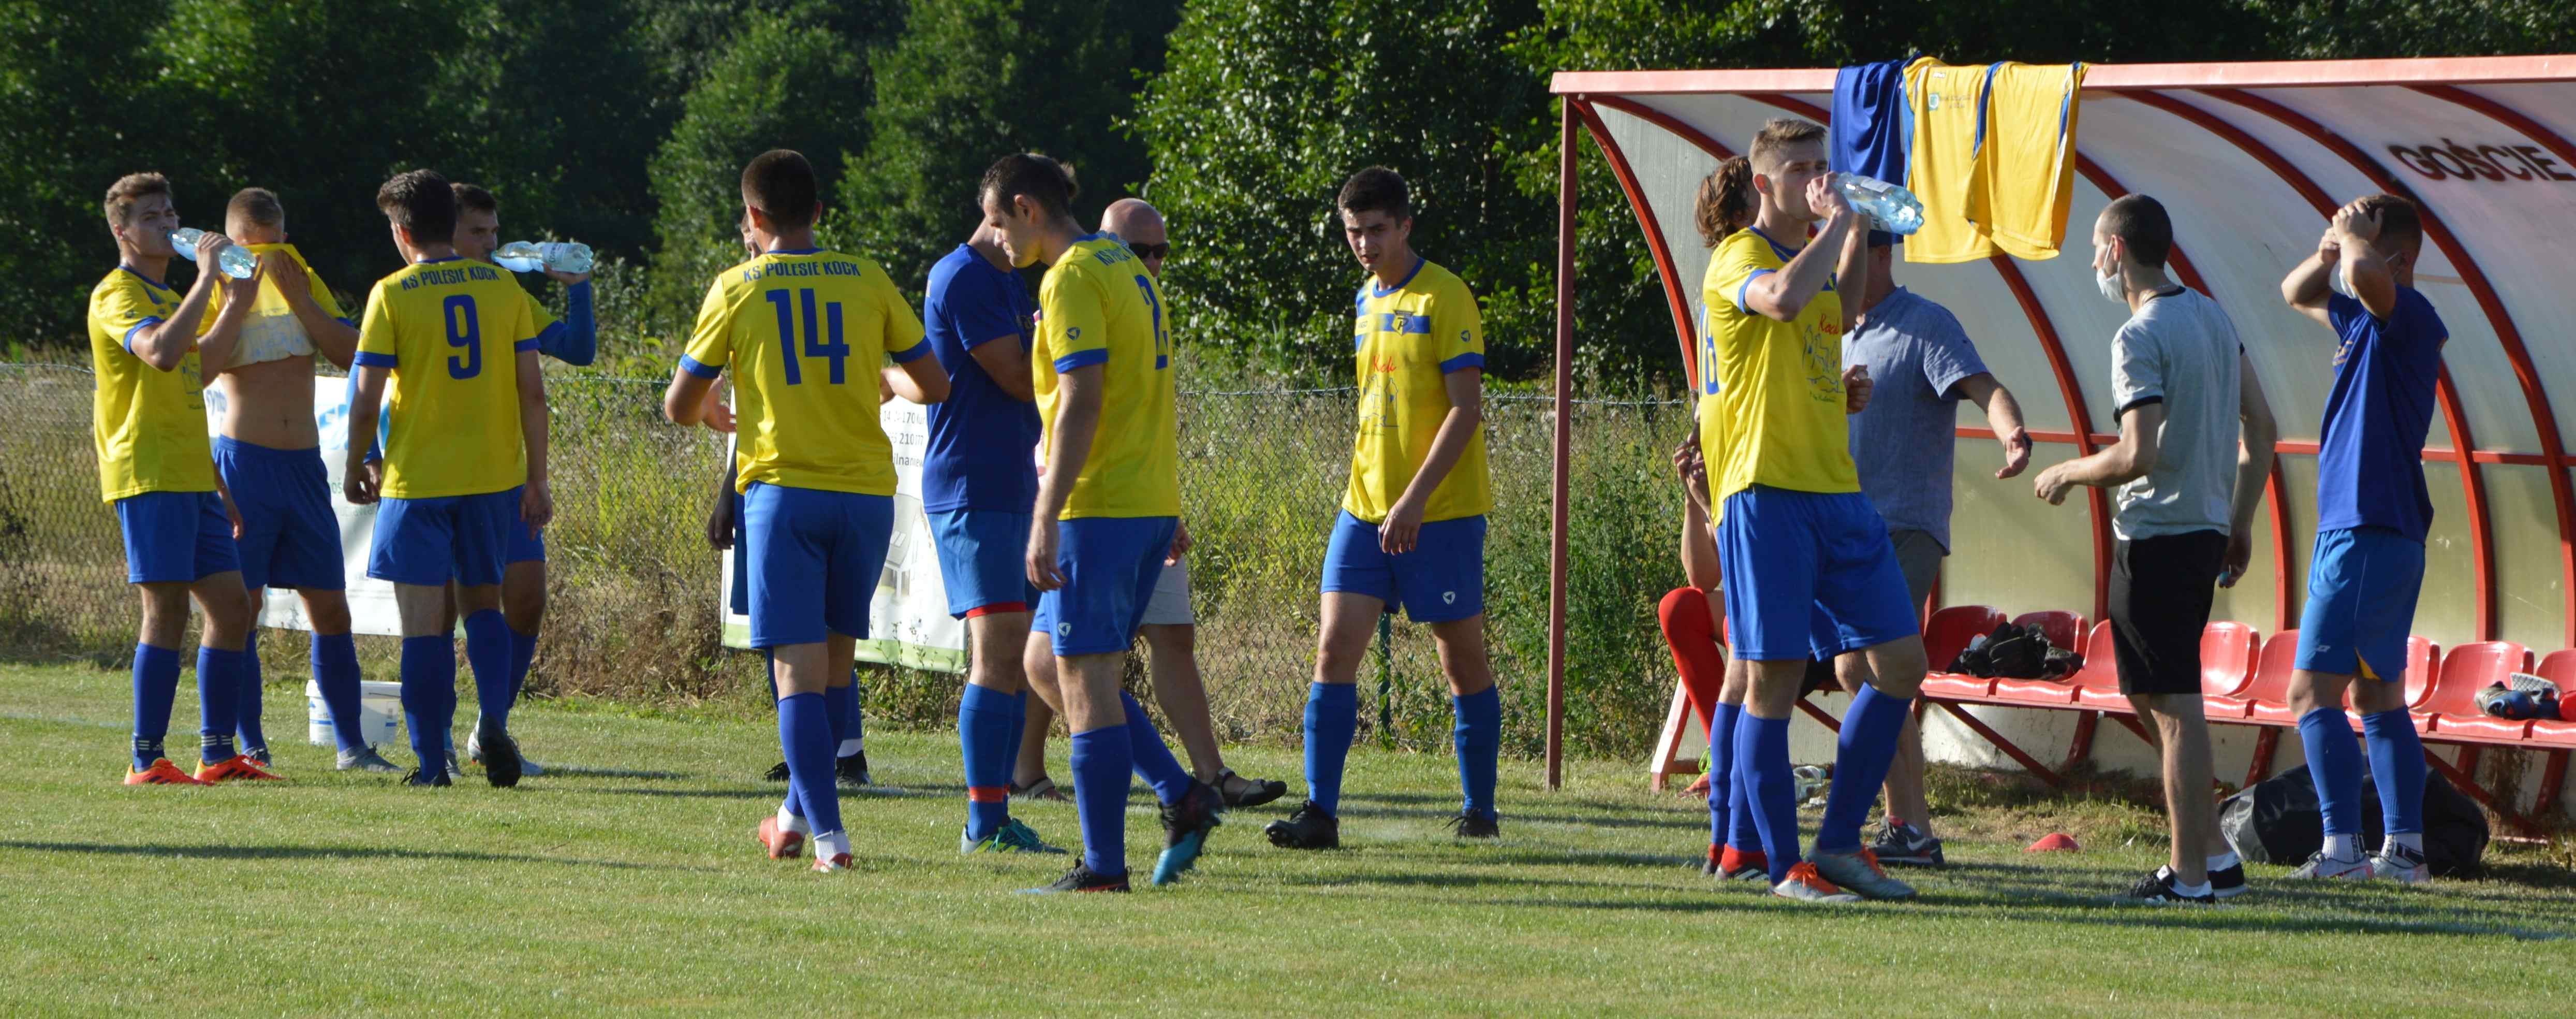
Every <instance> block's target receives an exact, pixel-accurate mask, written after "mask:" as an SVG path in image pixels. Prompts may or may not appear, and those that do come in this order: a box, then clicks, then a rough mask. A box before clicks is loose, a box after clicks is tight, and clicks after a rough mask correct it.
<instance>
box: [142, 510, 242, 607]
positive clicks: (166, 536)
mask: <svg viewBox="0 0 2576 1019" xmlns="http://www.w3.org/2000/svg"><path fill="white" fill-rule="evenodd" d="M116 523H117V526H118V527H120V528H122V529H123V530H124V531H125V582H126V583H129V584H159V583H172V582H175V583H183V584H193V583H196V582H197V581H199V580H203V579H205V578H207V577H211V576H214V575H215V574H218V573H226V572H230V571H232V570H238V569H241V549H240V547H239V546H238V545H235V544H234V543H233V522H232V518H230V517H227V516H225V515H224V500H223V497H222V496H219V495H216V494H215V493H213V492H145V493H143V494H141V495H129V496H126V497H125V498H122V499H118V500H116Z"/></svg>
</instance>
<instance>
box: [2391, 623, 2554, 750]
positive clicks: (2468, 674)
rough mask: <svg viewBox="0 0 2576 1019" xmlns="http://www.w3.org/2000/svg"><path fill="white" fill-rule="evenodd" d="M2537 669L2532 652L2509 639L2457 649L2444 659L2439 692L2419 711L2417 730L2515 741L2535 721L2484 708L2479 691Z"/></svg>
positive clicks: (2439, 736) (2458, 737) (2435, 686)
mask: <svg viewBox="0 0 2576 1019" xmlns="http://www.w3.org/2000/svg"><path fill="white" fill-rule="evenodd" d="M2530 668H2531V652H2530V651H2527V650H2524V648H2523V646H2522V645H2520V644H2516V643H2514V642H2512V641H2509V640H2489V641H2479V642H2477V643H2474V644H2462V645H2460V646H2458V647H2455V648H2452V649H2451V653H2450V654H2449V655H2448V656H2446V657H2444V658H2443V659H2442V674H2441V675H2440V676H2439V677H2437V678H2436V679H2434V681H2433V694H2432V696H2431V697H2429V698H2427V699H2426V700H2425V702H2424V709H2423V710H2421V711H2417V712H2415V713H2414V716H2415V725H2416V728H2417V729H2419V730H2421V731H2423V732H2425V733H2427V734H2430V735H2433V736H2434V737H2435V738H2437V739H2444V740H2472V741H2476V742H2481V743H2514V742H2519V741H2521V739H2522V737H2523V734H2524V733H2526V732H2528V731H2530V729H2531V723H2530V722H2527V721H2517V720H2514V719H2508V718H2497V717H2494V716H2492V715H2488V714H2486V713H2485V712H2482V711H2479V710H2478V700H2477V698H2478V691H2480V690H2483V689H2486V687H2487V686H2488V685H2489V684H2493V683H2500V682H2503V681H2504V678H2505V676H2507V675H2508V674H2511V673H2515V672H2524V671H2528V670H2529V669H2530Z"/></svg>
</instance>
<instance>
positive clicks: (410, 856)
mask: <svg viewBox="0 0 2576 1019" xmlns="http://www.w3.org/2000/svg"><path fill="white" fill-rule="evenodd" d="M0 849H26V850H32V851H35V852H41V853H85V854H90V855H96V856H142V857H156V856H162V857H176V858H179V859H216V860H339V859H350V860H357V859H368V860H380V859H385V858H388V857H390V858H393V859H397V860H446V861H454V862H458V863H547V864H556V865H560V866H566V867H582V868H599V867H606V868H611V869H615V870H702V869H705V868H699V867H682V866H677V865H673V864H658V863H624V862H619V861H616V860H599V859H587V858H582V859H576V858H574V857H568V856H566V857H555V856H530V855H527V854H524V853H474V852H465V851H462V850H454V849H444V850H425V849H392V848H387V847H384V846H204V845H199V846H170V845H158V846H118V845H102V844H99V843H95V842H28V841H23V840H17V839H8V840H0Z"/></svg>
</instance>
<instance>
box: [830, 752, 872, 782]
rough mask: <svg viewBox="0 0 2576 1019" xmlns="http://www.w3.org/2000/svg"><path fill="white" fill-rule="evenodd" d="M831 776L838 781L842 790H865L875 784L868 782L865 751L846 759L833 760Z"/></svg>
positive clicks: (866, 754)
mask: <svg viewBox="0 0 2576 1019" xmlns="http://www.w3.org/2000/svg"><path fill="white" fill-rule="evenodd" d="M832 774H833V775H834V776H836V777H837V778H838V779H839V780H840V783H841V788H843V789H865V788H867V787H869V786H872V785H875V784H876V783H874V782H871V781H869V780H868V752H867V751H865V750H861V751H859V752H858V753H855V754H851V755H850V756H848V757H839V758H834V759H833V761H832Z"/></svg>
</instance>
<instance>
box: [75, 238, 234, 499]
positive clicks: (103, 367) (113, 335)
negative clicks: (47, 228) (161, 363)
mask: <svg viewBox="0 0 2576 1019" xmlns="http://www.w3.org/2000/svg"><path fill="white" fill-rule="evenodd" d="M178 310H179V292H178V291H176V290H172V289H170V288H169V287H166V286H163V285H162V284H161V282H160V281H159V280H151V279H145V278H144V277H143V274H142V273H139V272H136V271H134V270H132V269H128V268H126V267H124V266H121V265H120V266H117V267H116V271H114V272H111V273H108V274H107V278H106V279H103V280H100V281H99V282H98V286H97V287H96V288H94V289H92V290H91V291H90V292H89V363H90V369H91V374H92V376H93V377H94V378H95V379H96V384H97V387H98V391H97V393H96V394H95V396H94V398H93V399H92V400H91V402H90V427H91V431H92V433H93V438H94V440H95V441H96V443H97V446H98V489H99V496H100V498H102V499H105V500H106V501H108V502H115V501H116V500H118V499H123V498H125V497H127V496H134V495H141V494H143V493H145V492H212V491H214V490H215V459H214V451H213V448H212V447H211V445H210V444H209V443H208V442H207V439H206V396H205V389H206V380H205V375H204V373H203V372H201V371H199V370H198V365H197V352H196V351H195V350H193V349H191V350H189V351H188V352H187V353H186V354H184V355H181V356H180V358H179V366H178V367H177V368H174V369H172V370H170V371H166V372H165V371H162V370H160V369H157V368H154V367H152V366H151V365H148V364H145V363H143V359H142V358H140V357H136V356H134V350H133V348H132V347H130V346H128V344H130V343H132V342H133V341H134V334H135V333H137V332H140V331H142V330H143V328H144V327H145V326H149V325H153V324H155V323H158V322H162V321H165V320H167V319H168V318H169V317H170V315H171V314H172V313H173V312H176V311H178ZM213 320H214V314H213V312H212V311H211V310H209V311H208V313H207V315H206V317H205V319H204V321H205V322H211V321H213ZM199 328H201V329H202V328H204V327H203V325H202V324H201V325H200V326H199Z"/></svg>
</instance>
